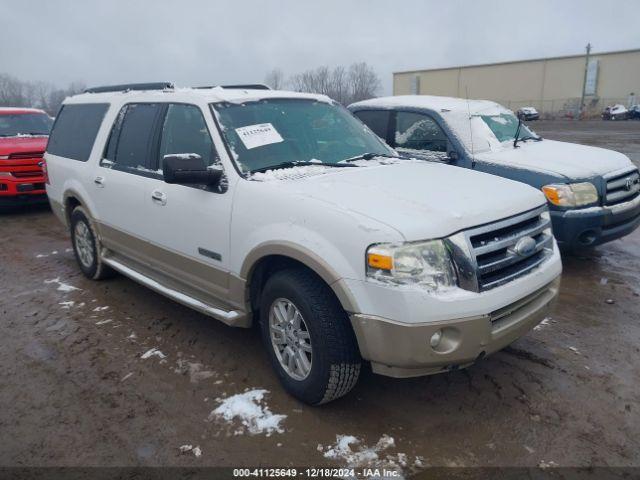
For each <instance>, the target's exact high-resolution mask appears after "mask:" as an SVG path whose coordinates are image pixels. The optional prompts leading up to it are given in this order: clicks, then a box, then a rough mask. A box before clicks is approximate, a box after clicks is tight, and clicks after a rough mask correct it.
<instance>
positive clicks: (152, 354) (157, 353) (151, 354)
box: [140, 347, 167, 360]
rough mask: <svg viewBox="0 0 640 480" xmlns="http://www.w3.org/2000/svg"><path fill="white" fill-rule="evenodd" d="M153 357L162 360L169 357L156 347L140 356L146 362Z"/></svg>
mask: <svg viewBox="0 0 640 480" xmlns="http://www.w3.org/2000/svg"><path fill="white" fill-rule="evenodd" d="M151 357H158V358H161V359H164V358H167V356H166V355H165V354H164V353H162V352H161V351H160V350H158V349H157V348H155V347H153V348H152V349H150V350H147V351H146V352H144V353H143V354H142V355H141V356H140V358H142V359H143V360H146V359H147V358H151Z"/></svg>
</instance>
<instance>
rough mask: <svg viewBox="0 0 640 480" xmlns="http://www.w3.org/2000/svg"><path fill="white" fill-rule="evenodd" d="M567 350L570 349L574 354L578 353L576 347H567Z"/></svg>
mask: <svg viewBox="0 0 640 480" xmlns="http://www.w3.org/2000/svg"><path fill="white" fill-rule="evenodd" d="M569 350H571V351H572V352H573V353H575V354H576V355H580V350H578V349H577V348H576V347H569Z"/></svg>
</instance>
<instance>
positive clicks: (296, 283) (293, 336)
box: [260, 268, 362, 405]
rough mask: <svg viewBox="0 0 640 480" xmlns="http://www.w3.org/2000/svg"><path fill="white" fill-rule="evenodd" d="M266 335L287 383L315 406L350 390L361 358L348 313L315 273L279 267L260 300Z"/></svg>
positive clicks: (289, 389) (273, 360)
mask: <svg viewBox="0 0 640 480" xmlns="http://www.w3.org/2000/svg"><path fill="white" fill-rule="evenodd" d="M260 323H261V329H262V337H263V341H264V344H265V346H266V347H267V350H268V352H269V357H270V358H271V363H272V365H273V368H274V369H275V371H276V373H277V374H278V377H279V378H280V381H281V383H282V385H283V386H284V388H285V389H286V390H287V392H289V393H290V394H291V395H293V396H294V397H296V398H298V399H300V400H302V401H303V402H306V403H309V404H311V405H320V404H322V403H326V402H329V401H331V400H335V399H336V398H339V397H341V396H343V395H346V394H347V393H348V392H349V391H350V390H351V389H352V388H353V387H354V386H355V384H356V382H357V381H358V376H359V374H360V365H361V361H362V360H361V358H360V354H359V351H358V346H357V342H356V339H355V335H354V333H353V330H352V329H351V326H350V324H349V318H348V316H347V314H346V312H345V311H344V310H343V309H342V306H341V305H340V303H339V302H338V299H337V298H336V297H335V295H334V294H333V292H332V291H331V289H330V288H329V286H328V285H327V284H326V283H324V282H323V281H322V279H321V278H319V277H318V276H317V275H315V274H314V273H313V272H310V271H308V270H305V269H302V268H300V269H287V270H282V271H279V272H276V273H275V274H274V275H273V276H272V277H271V278H269V280H267V283H266V285H265V287H264V290H263V293H262V298H261V302H260Z"/></svg>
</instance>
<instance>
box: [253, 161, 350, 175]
mask: <svg viewBox="0 0 640 480" xmlns="http://www.w3.org/2000/svg"><path fill="white" fill-rule="evenodd" d="M309 166H313V167H337V168H340V167H355V166H356V165H348V164H347V165H345V164H344V163H343V164H339V163H322V162H282V163H276V164H275V165H269V166H266V167H260V168H254V169H253V170H251V171H250V173H264V172H267V171H269V170H282V169H284V168H292V167H309Z"/></svg>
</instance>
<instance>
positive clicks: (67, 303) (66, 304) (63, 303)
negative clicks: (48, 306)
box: [58, 300, 76, 310]
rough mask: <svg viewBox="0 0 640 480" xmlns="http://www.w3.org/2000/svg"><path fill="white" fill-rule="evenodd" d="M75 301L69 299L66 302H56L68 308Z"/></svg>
mask: <svg viewBox="0 0 640 480" xmlns="http://www.w3.org/2000/svg"><path fill="white" fill-rule="evenodd" d="M75 303H76V302H74V301H72V300H69V301H68V302H58V305H62V308H64V309H67V310H68V309H70V308H71V307H73V306H74V305H75Z"/></svg>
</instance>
